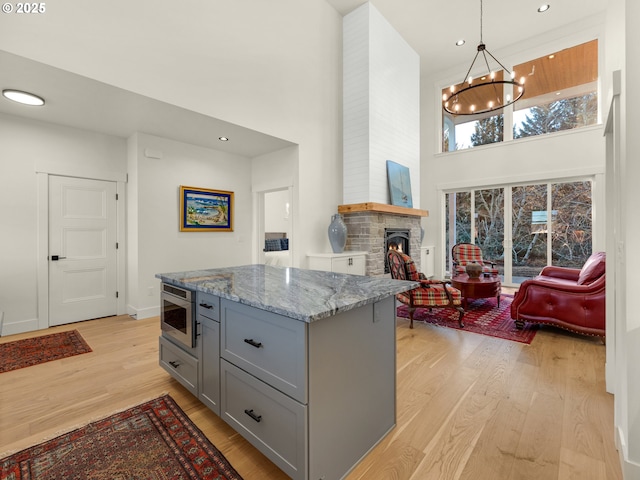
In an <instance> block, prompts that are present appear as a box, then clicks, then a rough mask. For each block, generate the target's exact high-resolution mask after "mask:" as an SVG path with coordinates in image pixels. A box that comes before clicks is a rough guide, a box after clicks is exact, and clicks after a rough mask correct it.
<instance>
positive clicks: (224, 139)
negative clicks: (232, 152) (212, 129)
mask: <svg viewBox="0 0 640 480" xmlns="http://www.w3.org/2000/svg"><path fill="white" fill-rule="evenodd" d="M218 140H220V141H221V142H228V141H229V139H228V138H227V137H218Z"/></svg>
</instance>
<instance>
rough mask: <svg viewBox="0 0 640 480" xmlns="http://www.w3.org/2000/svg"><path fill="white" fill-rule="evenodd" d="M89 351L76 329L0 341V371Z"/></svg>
mask: <svg viewBox="0 0 640 480" xmlns="http://www.w3.org/2000/svg"><path fill="white" fill-rule="evenodd" d="M91 351H92V350H91V347H89V345H87V342H85V341H84V338H82V336H81V335H80V333H79V332H78V331H77V330H70V331H67V332H60V333H51V334H49V335H42V336H40V337H32V338H25V339H24V340H16V341H13V342H7V343H0V373H3V372H8V371H10V370H17V369H18V368H24V367H30V366H32V365H38V364H39V363H44V362H50V361H51V360H59V359H61V358H66V357H71V356H73V355H80V354H81V353H88V352H91Z"/></svg>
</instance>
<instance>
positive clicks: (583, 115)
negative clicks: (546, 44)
mask: <svg viewBox="0 0 640 480" xmlns="http://www.w3.org/2000/svg"><path fill="white" fill-rule="evenodd" d="M514 69H515V70H516V71H517V72H522V73H526V76H525V78H526V79H527V80H526V84H525V93H524V95H523V96H522V98H521V99H520V100H519V101H518V102H516V103H515V104H514V107H515V108H514V112H513V138H522V137H530V136H533V135H542V134H545V133H552V132H558V131H561V130H571V129H573V128H579V127H585V126H587V125H593V124H595V123H596V122H597V120H598V93H597V83H598V41H597V40H592V41H591V42H587V43H583V44H581V45H577V46H575V47H572V48H567V49H565V50H562V51H560V52H555V53H552V54H550V55H546V56H544V57H540V58H536V59H535V60H531V61H530V62H526V63H522V64H520V65H516V66H515V67H514Z"/></svg>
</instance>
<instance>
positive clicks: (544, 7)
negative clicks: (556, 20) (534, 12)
mask: <svg viewBox="0 0 640 480" xmlns="http://www.w3.org/2000/svg"><path fill="white" fill-rule="evenodd" d="M550 8H551V5H549V4H548V3H545V4H544V5H540V6H539V7H538V13H542V12H546V11H547V10H549V9H550Z"/></svg>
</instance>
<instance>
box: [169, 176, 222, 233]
mask: <svg viewBox="0 0 640 480" xmlns="http://www.w3.org/2000/svg"><path fill="white" fill-rule="evenodd" d="M180 231H181V232H212V231H217V232H232V231H233V192H229V191H226V190H212V189H209V188H197V187H185V186H182V185H181V186H180Z"/></svg>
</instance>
